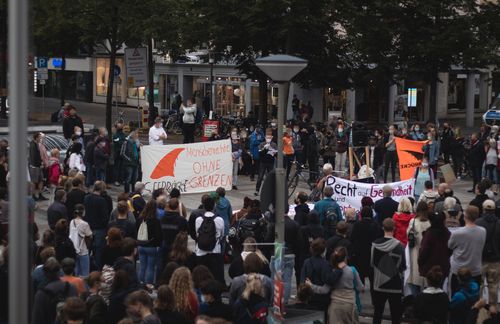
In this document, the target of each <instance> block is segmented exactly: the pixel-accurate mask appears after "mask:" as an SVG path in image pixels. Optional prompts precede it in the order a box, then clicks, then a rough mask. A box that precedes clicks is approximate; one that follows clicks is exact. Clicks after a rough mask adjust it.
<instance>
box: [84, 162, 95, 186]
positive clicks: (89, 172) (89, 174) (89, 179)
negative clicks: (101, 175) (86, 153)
mask: <svg viewBox="0 0 500 324" xmlns="http://www.w3.org/2000/svg"><path fill="white" fill-rule="evenodd" d="M85 170H86V174H85V187H87V188H89V187H91V186H93V185H94V182H95V169H94V166H93V165H92V163H85Z"/></svg>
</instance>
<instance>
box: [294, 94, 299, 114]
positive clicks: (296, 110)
mask: <svg viewBox="0 0 500 324" xmlns="http://www.w3.org/2000/svg"><path fill="white" fill-rule="evenodd" d="M299 109H300V100H299V98H297V95H296V94H294V95H293V99H292V112H293V118H294V119H299V118H300V113H299Z"/></svg>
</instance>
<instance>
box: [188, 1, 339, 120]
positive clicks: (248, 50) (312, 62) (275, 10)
mask: <svg viewBox="0 0 500 324" xmlns="http://www.w3.org/2000/svg"><path fill="white" fill-rule="evenodd" d="M192 6H193V8H194V9H193V11H194V12H197V13H196V14H195V17H200V20H199V22H198V24H199V25H196V23H195V24H193V27H194V29H196V30H198V31H200V30H201V31H203V33H202V34H200V33H199V32H198V33H196V32H195V33H194V35H195V37H194V39H191V40H190V42H191V44H193V46H196V45H200V44H201V43H208V44H210V47H211V49H212V50H213V51H214V52H215V53H222V52H225V51H226V48H227V46H228V45H229V46H230V48H231V50H230V52H229V53H227V54H229V55H231V56H232V57H234V59H235V60H236V63H237V66H238V68H239V70H240V72H241V73H243V74H245V75H246V76H247V77H248V78H251V79H257V80H258V81H259V107H260V109H259V120H260V122H261V123H262V124H265V123H266V122H267V86H268V85H267V80H268V78H267V76H266V75H265V74H264V73H262V72H261V71H260V70H259V69H258V68H257V67H256V66H255V59H256V58H257V57H260V56H267V55H269V54H280V53H288V54H291V55H297V56H301V57H303V58H306V59H308V60H309V65H308V68H307V69H306V70H304V71H303V72H302V73H301V74H300V75H299V76H297V77H296V78H295V79H294V80H296V81H298V82H300V83H301V84H302V85H304V86H313V85H315V86H318V85H324V84H325V83H326V82H335V83H337V84H345V83H346V81H347V78H346V74H345V73H343V68H344V67H343V64H342V63H341V61H342V60H341V56H342V55H341V54H339V53H341V51H340V49H341V46H340V44H341V42H340V41H339V38H338V37H337V30H335V28H334V21H335V16H334V15H333V14H332V12H331V1H329V0H318V1H307V0H292V1H285V0H274V1H259V0H253V1H235V0H198V1H194V2H193V5H192ZM200 25H201V26H202V27H203V28H200V27H201V26H200ZM219 55H220V54H219Z"/></svg>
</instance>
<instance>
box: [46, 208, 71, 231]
mask: <svg viewBox="0 0 500 324" xmlns="http://www.w3.org/2000/svg"><path fill="white" fill-rule="evenodd" d="M63 218H64V219H68V210H67V208H66V206H65V205H64V204H63V203H61V202H59V201H54V203H53V204H52V205H50V206H49V208H48V209H47V222H48V223H49V227H50V229H51V230H54V227H55V226H56V223H57V221H58V220H60V219H63Z"/></svg>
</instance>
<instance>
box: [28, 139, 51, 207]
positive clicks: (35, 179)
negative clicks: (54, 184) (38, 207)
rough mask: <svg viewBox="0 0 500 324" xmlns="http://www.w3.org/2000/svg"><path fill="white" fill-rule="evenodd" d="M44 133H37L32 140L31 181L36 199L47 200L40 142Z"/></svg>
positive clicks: (30, 156)
mask: <svg viewBox="0 0 500 324" xmlns="http://www.w3.org/2000/svg"><path fill="white" fill-rule="evenodd" d="M41 140H42V133H35V135H33V140H32V141H31V142H30V153H29V175H30V179H31V183H33V188H34V190H33V199H34V200H35V201H42V200H47V198H45V197H44V196H43V195H42V190H43V170H42V155H41V152H40V143H41Z"/></svg>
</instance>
